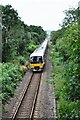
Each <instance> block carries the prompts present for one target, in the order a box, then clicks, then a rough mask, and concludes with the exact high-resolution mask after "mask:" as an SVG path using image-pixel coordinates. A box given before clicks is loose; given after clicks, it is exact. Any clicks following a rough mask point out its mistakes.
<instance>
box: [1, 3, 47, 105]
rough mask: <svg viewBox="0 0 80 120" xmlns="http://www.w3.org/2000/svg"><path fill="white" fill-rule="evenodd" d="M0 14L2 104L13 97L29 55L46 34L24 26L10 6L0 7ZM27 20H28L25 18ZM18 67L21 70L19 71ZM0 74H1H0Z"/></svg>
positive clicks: (39, 29) (35, 28) (35, 27)
mask: <svg viewBox="0 0 80 120" xmlns="http://www.w3.org/2000/svg"><path fill="white" fill-rule="evenodd" d="M0 9H1V10H0V11H1V14H2V23H1V24H2V25H0V29H2V63H1V64H0V66H2V67H0V71H1V69H2V75H1V76H2V77H0V83H1V82H2V93H0V98H2V101H3V104H5V103H6V102H8V100H9V98H10V97H11V96H13V94H14V90H15V88H16V86H17V85H18V83H19V81H20V80H21V78H22V76H23V75H24V73H25V71H22V70H23V69H24V70H26V66H25V67H24V66H22V67H21V66H20V65H26V63H28V60H29V55H30V54H31V53H32V52H33V51H34V49H35V48H36V47H37V46H38V45H39V44H40V43H41V42H42V41H43V40H44V39H45V37H46V32H45V31H44V30H43V29H42V27H41V26H34V25H30V26H28V25H26V24H25V23H24V22H23V21H21V18H20V17H19V16H18V13H17V11H16V10H14V8H12V6H11V5H6V6H2V5H0ZM27 19H28V18H27ZM20 67H21V69H22V70H20ZM0 74H1V73H0Z"/></svg>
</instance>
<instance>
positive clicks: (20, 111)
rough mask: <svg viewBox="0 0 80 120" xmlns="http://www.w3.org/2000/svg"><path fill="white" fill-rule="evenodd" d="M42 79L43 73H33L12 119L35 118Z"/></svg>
mask: <svg viewBox="0 0 80 120" xmlns="http://www.w3.org/2000/svg"><path fill="white" fill-rule="evenodd" d="M40 81H41V73H34V74H32V76H31V79H30V82H29V84H28V86H27V87H25V88H24V92H23V94H22V95H21V97H20V101H19V102H18V104H17V107H16V108H15V110H13V113H12V116H10V120H17V119H21V118H23V119H24V118H25V119H27V118H28V119H29V118H30V119H32V118H33V116H34V111H35V105H36V100H37V96H38V92H39V86H40Z"/></svg>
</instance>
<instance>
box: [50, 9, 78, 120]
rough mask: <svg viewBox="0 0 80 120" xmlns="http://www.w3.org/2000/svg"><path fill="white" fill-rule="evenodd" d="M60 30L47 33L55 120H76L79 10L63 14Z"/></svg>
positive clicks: (70, 10)
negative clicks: (54, 98)
mask: <svg viewBox="0 0 80 120" xmlns="http://www.w3.org/2000/svg"><path fill="white" fill-rule="evenodd" d="M65 13H66V17H65V18H64V20H63V24H62V28H61V29H60V30H58V31H53V32H52V33H51V40H52V43H53V44H52V52H51V59H52V63H53V79H54V83H55V94H56V99H57V101H58V102H57V103H58V104H57V111H58V119H59V120H79V119H80V33H79V32H80V31H79V28H80V18H79V15H80V9H79V8H77V9H74V8H72V9H69V10H68V11H65Z"/></svg>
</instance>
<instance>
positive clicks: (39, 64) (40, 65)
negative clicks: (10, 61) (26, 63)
mask: <svg viewBox="0 0 80 120" xmlns="http://www.w3.org/2000/svg"><path fill="white" fill-rule="evenodd" d="M43 66H44V63H36V64H30V67H31V68H34V67H43Z"/></svg>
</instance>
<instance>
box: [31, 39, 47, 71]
mask: <svg viewBox="0 0 80 120" xmlns="http://www.w3.org/2000/svg"><path fill="white" fill-rule="evenodd" d="M47 47H48V39H45V40H44V41H43V42H42V43H41V44H40V45H39V47H38V48H36V49H35V50H34V52H33V53H32V54H31V55H30V62H29V68H30V70H31V71H43V68H44V66H45V63H46V51H47Z"/></svg>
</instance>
